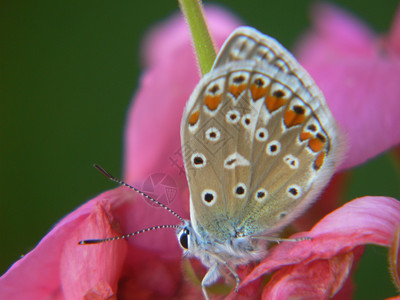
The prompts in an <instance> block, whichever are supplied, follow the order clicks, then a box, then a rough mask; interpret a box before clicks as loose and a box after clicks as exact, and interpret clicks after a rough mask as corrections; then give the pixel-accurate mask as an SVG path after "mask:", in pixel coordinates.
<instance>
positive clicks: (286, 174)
mask: <svg viewBox="0 0 400 300" xmlns="http://www.w3.org/2000/svg"><path fill="white" fill-rule="evenodd" d="M181 140H182V147H183V149H182V150H183V157H184V164H185V169H186V174H187V180H188V183H189V189H190V221H185V223H184V225H183V227H182V228H181V229H180V230H179V232H178V239H179V242H180V245H181V246H182V248H183V249H184V252H185V254H186V255H189V256H195V257H197V258H199V259H200V260H201V261H202V263H203V264H204V265H205V266H206V267H207V268H208V272H207V273H206V275H205V277H204V278H203V280H202V283H201V285H202V290H203V294H204V296H205V298H206V299H208V293H207V290H206V287H207V286H209V285H211V284H213V283H214V282H215V281H216V280H217V279H218V278H219V277H220V276H221V274H224V269H228V270H229V271H230V273H231V274H232V275H233V276H234V277H235V279H236V282H237V284H236V288H237V286H238V284H239V277H238V275H237V273H236V271H235V267H236V266H237V265H240V264H246V263H249V262H251V261H255V260H259V259H260V258H262V257H263V256H265V254H266V251H267V245H266V242H267V241H279V238H278V239H277V238H274V234H275V233H276V232H278V231H279V230H281V229H282V228H283V227H284V226H286V225H288V224H289V223H290V222H292V221H293V220H294V219H295V218H296V217H298V216H299V214H301V213H302V212H304V210H305V209H306V208H307V207H309V206H310V205H311V203H312V202H313V201H314V200H316V198H317V197H318V195H319V194H320V192H321V191H322V189H323V188H324V186H325V185H326V184H327V183H328V181H329V179H330V178H331V176H332V175H333V173H334V170H335V167H336V166H337V164H338V161H339V158H338V148H339V147H340V135H339V130H338V127H337V125H336V122H335V119H334V118H333V116H332V114H331V112H330V110H329V108H328V106H327V104H326V101H325V99H324V96H323V94H322V92H321V91H320V90H319V89H318V87H317V86H316V84H315V83H314V81H313V80H312V78H311V77H310V75H309V74H308V73H307V72H306V71H305V70H304V69H303V68H302V67H301V66H300V64H299V63H298V62H297V61H296V59H295V58H294V57H293V56H292V55H291V54H290V53H289V52H288V51H287V50H286V49H285V48H284V47H283V46H281V45H280V44H279V43H278V42H277V41H276V40H275V39H273V38H271V37H268V36H266V35H264V34H262V33H260V32H259V31H257V30H255V29H253V28H251V27H239V28H238V29H236V30H235V31H234V32H233V33H232V34H231V36H230V37H229V38H228V39H227V41H226V42H225V43H224V45H223V46H222V48H221V50H220V52H219V54H218V56H217V58H216V60H215V62H214V65H213V67H212V69H211V71H210V72H209V73H208V74H206V75H205V76H204V77H203V78H202V79H201V80H200V82H199V83H198V84H197V86H196V88H195V89H194V91H193V93H192V95H191V97H190V99H189V101H188V103H187V105H186V108H185V110H184V113H183V118H182V123H181Z"/></svg>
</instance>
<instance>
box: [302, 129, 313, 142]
mask: <svg viewBox="0 0 400 300" xmlns="http://www.w3.org/2000/svg"><path fill="white" fill-rule="evenodd" d="M312 137H313V135H312V134H311V133H309V132H304V131H303V132H302V133H300V141H301V142H302V141H305V140H309V139H311V138H312Z"/></svg>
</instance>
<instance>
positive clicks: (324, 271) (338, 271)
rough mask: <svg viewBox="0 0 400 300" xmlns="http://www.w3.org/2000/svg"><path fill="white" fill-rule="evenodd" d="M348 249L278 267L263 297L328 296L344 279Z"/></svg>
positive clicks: (349, 264) (348, 265)
mask: <svg viewBox="0 0 400 300" xmlns="http://www.w3.org/2000/svg"><path fill="white" fill-rule="evenodd" d="M353 258H354V255H353V253H352V252H349V253H344V254H341V255H338V256H336V257H334V258H333V259H330V260H317V261H313V262H311V263H308V264H298V265H294V266H288V267H285V268H282V269H280V270H279V271H278V272H276V273H275V274H274V276H273V277H272V279H271V280H270V281H269V282H268V285H267V286H266V288H265V289H264V291H263V295H262V297H263V299H324V298H325V299H330V298H332V297H333V296H334V295H335V294H336V293H337V292H338V291H339V290H340V289H341V288H342V285H343V284H344V282H345V281H346V279H347V276H348V274H349V272H350V270H351V267H352V264H353Z"/></svg>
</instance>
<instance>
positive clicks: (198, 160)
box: [190, 153, 207, 169]
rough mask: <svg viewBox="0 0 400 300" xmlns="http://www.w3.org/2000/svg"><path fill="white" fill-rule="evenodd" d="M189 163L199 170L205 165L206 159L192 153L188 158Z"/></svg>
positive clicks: (201, 154)
mask: <svg viewBox="0 0 400 300" xmlns="http://www.w3.org/2000/svg"><path fill="white" fill-rule="evenodd" d="M190 162H191V163H192V166H193V167H195V168H196V169H200V168H203V167H204V166H205V165H206V163H207V159H206V157H205V156H204V154H203V153H194V154H192V156H191V158H190Z"/></svg>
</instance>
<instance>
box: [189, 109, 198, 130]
mask: <svg viewBox="0 0 400 300" xmlns="http://www.w3.org/2000/svg"><path fill="white" fill-rule="evenodd" d="M199 116H200V111H198V110H197V111H195V112H194V113H192V114H191V115H190V117H189V125H190V126H193V125H195V124H196V123H197V121H198V120H199Z"/></svg>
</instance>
